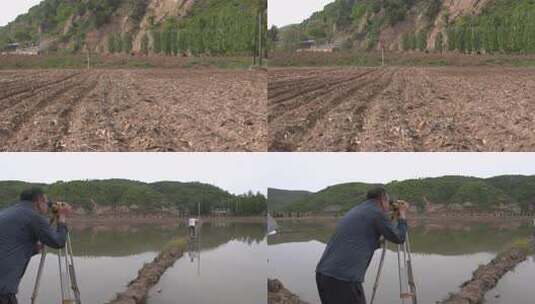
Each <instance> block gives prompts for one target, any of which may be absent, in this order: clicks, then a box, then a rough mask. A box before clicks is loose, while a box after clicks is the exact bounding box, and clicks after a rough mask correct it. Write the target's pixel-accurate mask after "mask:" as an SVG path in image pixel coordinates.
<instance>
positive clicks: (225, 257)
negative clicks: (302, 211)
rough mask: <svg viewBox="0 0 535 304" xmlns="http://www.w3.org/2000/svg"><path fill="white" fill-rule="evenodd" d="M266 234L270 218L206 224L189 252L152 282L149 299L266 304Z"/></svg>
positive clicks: (161, 303) (156, 302)
mask: <svg viewBox="0 0 535 304" xmlns="http://www.w3.org/2000/svg"><path fill="white" fill-rule="evenodd" d="M265 234H266V225H265V224H261V225H258V224H248V225H240V226H236V225H232V224H229V223H221V224H220V225H211V226H208V225H206V224H205V225H203V227H202V229H201V233H200V237H199V238H194V239H190V240H189V246H188V252H187V253H186V255H185V256H184V257H183V258H181V259H179V260H178V261H177V262H176V263H175V265H174V266H173V267H171V268H170V269H168V270H167V272H166V273H165V274H164V276H163V277H162V278H161V280H160V282H159V283H158V285H156V286H155V288H153V290H152V291H151V293H150V294H149V298H148V301H147V302H148V304H176V303H187V304H209V303H221V304H265V303H266V299H267V287H266V275H267V239H266V236H265ZM220 239H225V240H228V241H225V242H221V241H220Z"/></svg>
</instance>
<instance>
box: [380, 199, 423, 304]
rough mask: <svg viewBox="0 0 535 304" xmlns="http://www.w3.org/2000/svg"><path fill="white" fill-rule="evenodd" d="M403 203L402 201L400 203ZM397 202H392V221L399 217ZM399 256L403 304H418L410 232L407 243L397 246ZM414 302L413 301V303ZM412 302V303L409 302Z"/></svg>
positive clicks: (400, 295)
mask: <svg viewBox="0 0 535 304" xmlns="http://www.w3.org/2000/svg"><path fill="white" fill-rule="evenodd" d="M400 202H402V201H400ZM400 202H397V201H391V202H390V209H391V213H392V214H391V217H392V220H397V218H398V215H399V203H400ZM386 247H387V242H386V240H384V241H383V245H382V250H381V260H380V261H379V268H378V270H377V276H376V277H375V283H374V285H373V292H372V298H371V301H370V304H373V303H374V301H375V296H376V294H377V289H378V288H379V282H380V280H381V273H382V272H383V266H384V262H385V257H386ZM396 251H397V256H398V278H399V297H400V299H401V303H402V304H406V303H412V304H418V297H417V293H416V283H415V280H414V270H413V268H412V255H411V246H410V240H409V232H408V231H407V233H406V235H405V243H403V244H399V245H397V246H396ZM411 300H412V301H411ZM409 301H411V302H409Z"/></svg>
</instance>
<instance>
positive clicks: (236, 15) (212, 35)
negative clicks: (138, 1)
mask: <svg viewBox="0 0 535 304" xmlns="http://www.w3.org/2000/svg"><path fill="white" fill-rule="evenodd" d="M248 2H251V1H228V2H220V3H218V5H217V6H216V7H217V9H215V8H214V7H211V9H207V10H204V11H200V9H201V8H198V9H197V10H194V11H193V12H192V13H191V14H190V15H189V17H187V18H185V19H182V20H180V19H175V18H167V19H166V20H165V21H164V22H163V23H162V24H156V25H154V26H153V27H152V30H151V31H150V32H148V33H145V34H144V35H143V36H142V37H141V42H140V53H142V54H145V55H147V54H149V53H153V54H161V55H174V56H177V55H202V54H209V55H231V54H232V55H242V54H247V55H248V54H252V53H253V52H255V51H256V48H257V45H258V37H259V36H260V35H259V31H260V29H259V27H261V28H262V35H261V39H262V42H263V44H265V43H266V42H267V39H266V32H267V31H266V30H264V29H265V28H266V26H267V15H266V13H267V12H266V10H265V9H264V8H263V7H262V6H257V5H258V4H255V3H248ZM198 5H200V6H201V5H202V4H198ZM196 12H198V13H196ZM260 15H262V19H263V20H261V23H260V20H259V18H260ZM259 24H260V25H259ZM131 40H132V35H131V34H130V33H111V34H109V36H108V52H110V53H121V52H126V53H129V52H131V50H132V48H131Z"/></svg>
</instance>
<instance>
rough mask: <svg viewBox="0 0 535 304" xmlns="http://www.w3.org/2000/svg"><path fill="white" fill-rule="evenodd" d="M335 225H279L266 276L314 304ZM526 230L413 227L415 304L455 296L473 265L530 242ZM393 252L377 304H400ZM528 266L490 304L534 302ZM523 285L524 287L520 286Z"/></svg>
mask: <svg viewBox="0 0 535 304" xmlns="http://www.w3.org/2000/svg"><path fill="white" fill-rule="evenodd" d="M335 225H336V220H335V219H333V220H321V221H314V222H311V221H304V220H303V221H289V220H284V221H279V222H278V226H279V230H278V231H279V233H278V234H276V235H274V236H270V237H269V247H268V255H269V270H268V273H269V277H271V278H277V279H279V280H281V282H282V283H283V284H284V285H285V286H286V287H287V288H288V289H289V290H291V291H292V292H294V293H295V294H297V295H298V296H300V297H301V298H302V300H304V301H306V302H309V303H310V304H319V303H320V301H319V298H318V295H317V290H316V283H315V273H314V270H315V267H316V264H317V263H318V261H319V259H320V257H321V254H322V253H323V250H324V248H325V244H326V243H327V241H328V240H329V238H330V236H331V235H332V233H333V232H334V229H335ZM531 230H532V228H531V226H530V225H528V224H521V223H505V224H503V223H502V224H477V223H469V224H466V223H465V224H461V223H451V222H450V223H442V224H437V223H425V222H421V223H419V224H417V225H416V226H415V225H412V226H411V228H410V237H411V245H412V251H413V256H412V258H413V265H414V266H413V267H414V272H415V278H416V284H417V290H418V298H419V303H435V302H437V301H440V300H443V299H444V298H446V297H447V296H448V294H449V293H451V292H455V291H458V289H459V287H458V286H459V285H460V284H461V283H463V282H464V281H466V280H468V279H470V278H471V275H472V272H473V271H474V270H475V269H476V268H477V266H478V265H480V264H485V263H488V262H489V261H490V260H492V259H493V258H494V257H495V255H496V254H497V252H499V251H500V250H501V249H503V247H504V246H505V245H506V244H508V243H510V242H511V240H513V239H515V238H520V237H529V236H530V234H531ZM394 250H395V248H394V247H392V248H389V250H388V251H387V256H386V260H385V265H384V269H383V274H382V278H381V282H380V285H379V290H378V294H377V297H376V302H375V303H376V304H392V303H401V300H400V298H399V281H398V267H397V254H396V252H395V251H394ZM379 258H380V250H378V251H377V252H376V253H375V256H374V258H373V260H372V262H371V264H370V267H369V269H368V273H367V275H366V281H365V283H364V289H365V291H366V295H367V299H368V301H369V300H370V298H371V291H372V287H373V282H374V280H375V276H376V273H377V268H378V264H379ZM530 263H531V264H533V261H532V260H531V262H527V264H526V263H524V264H521V265H519V266H518V267H517V272H518V273H516V272H515V273H511V274H508V276H510V278H505V281H504V282H503V284H502V285H503V286H502V285H500V286H499V287H498V291H497V293H499V294H501V296H500V297H499V298H497V299H498V300H500V301H501V302H496V301H495V300H496V298H493V299H492V301H490V302H489V303H493V304H498V303H515V304H528V303H533V294H531V295H528V293H530V291H532V290H533V289H532V288H526V287H525V286H527V284H529V282H531V283H532V282H533V280H532V279H526V278H527V277H530V278H535V267H534V266H533V265H531V264H530ZM521 268H522V269H521ZM520 269H521V270H520ZM522 280H524V282H523V283H519V281H522ZM508 282H509V283H508ZM519 284H520V285H519ZM512 285H514V287H511V286H512ZM517 289H522V290H523V292H517V291H516V290H517ZM513 294H514V295H513Z"/></svg>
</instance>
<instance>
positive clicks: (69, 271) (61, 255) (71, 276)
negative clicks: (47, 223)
mask: <svg viewBox="0 0 535 304" xmlns="http://www.w3.org/2000/svg"><path fill="white" fill-rule="evenodd" d="M54 222H57V220H56V219H53V220H51V223H52V224H53V223H54ZM46 254H47V250H46V248H43V252H42V254H41V260H40V262H39V268H38V270H37V278H36V280H35V285H34V288H33V293H32V302H31V303H32V304H36V303H37V296H38V294H39V287H40V285H41V278H42V276H43V270H44V267H45V260H46ZM58 266H59V282H60V287H61V303H62V304H81V303H82V302H81V300H80V290H79V289H78V281H77V280H76V271H75V269H74V257H73V254H72V244H71V237H70V234H69V232H67V240H66V242H65V247H63V248H61V249H58Z"/></svg>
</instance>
